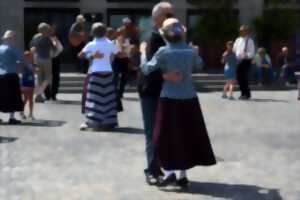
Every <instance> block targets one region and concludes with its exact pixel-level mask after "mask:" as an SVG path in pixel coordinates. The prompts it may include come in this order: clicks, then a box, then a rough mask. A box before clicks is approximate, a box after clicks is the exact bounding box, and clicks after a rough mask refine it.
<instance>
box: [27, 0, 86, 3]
mask: <svg viewBox="0 0 300 200" xmlns="http://www.w3.org/2000/svg"><path fill="white" fill-rule="evenodd" d="M24 1H25V2H26V1H30V2H44V3H47V2H52V1H53V2H78V1H80V0H24Z"/></svg>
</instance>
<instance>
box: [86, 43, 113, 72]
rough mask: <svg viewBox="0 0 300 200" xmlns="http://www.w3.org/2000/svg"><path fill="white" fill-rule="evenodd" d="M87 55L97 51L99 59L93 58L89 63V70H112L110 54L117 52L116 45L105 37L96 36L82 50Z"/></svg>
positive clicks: (89, 55)
mask: <svg viewBox="0 0 300 200" xmlns="http://www.w3.org/2000/svg"><path fill="white" fill-rule="evenodd" d="M82 51H83V52H84V53H85V55H86V56H87V57H91V56H92V55H93V54H94V53H96V52H97V51H99V52H100V53H101V54H103V58H101V59H93V60H92V61H91V63H90V72H91V73H93V72H112V67H111V56H112V55H115V54H116V53H118V51H119V50H118V48H117V46H116V45H115V44H114V43H113V42H112V41H110V40H109V39H107V38H96V39H94V40H93V41H91V42H89V43H88V44H87V45H86V46H85V47H84V48H83V50H82Z"/></svg>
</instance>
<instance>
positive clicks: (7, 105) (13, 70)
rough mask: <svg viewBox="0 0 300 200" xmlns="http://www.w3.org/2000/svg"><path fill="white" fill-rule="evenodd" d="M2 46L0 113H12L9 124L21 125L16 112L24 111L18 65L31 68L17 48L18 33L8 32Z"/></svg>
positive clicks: (0, 60) (0, 50)
mask: <svg viewBox="0 0 300 200" xmlns="http://www.w3.org/2000/svg"><path fill="white" fill-rule="evenodd" d="M2 40H3V43H2V44H1V45H0V112H4V113H10V115H9V121H8V123H9V124H20V123H21V121H19V120H17V119H16V118H15V112H22V111H23V108H24V107H23V101H22V96H21V90H20V80H19V76H18V74H17V69H18V64H17V62H19V64H20V65H22V66H25V67H29V65H28V63H27V61H26V59H25V58H24V56H23V54H22V53H21V52H20V51H19V50H18V49H17V48H16V46H15V43H16V33H15V32H13V31H11V30H8V31H6V32H5V33H4V35H3V37H2Z"/></svg>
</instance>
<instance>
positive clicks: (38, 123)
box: [1, 120, 66, 128]
mask: <svg viewBox="0 0 300 200" xmlns="http://www.w3.org/2000/svg"><path fill="white" fill-rule="evenodd" d="M64 124H66V121H59V120H34V121H24V122H22V124H17V125H10V124H1V125H5V126H33V127H50V128H51V127H60V126H63V125H64Z"/></svg>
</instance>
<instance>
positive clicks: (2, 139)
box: [0, 136, 18, 144]
mask: <svg viewBox="0 0 300 200" xmlns="http://www.w3.org/2000/svg"><path fill="white" fill-rule="evenodd" d="M16 140H18V138H16V137H2V136H0V144H6V143H13V142H15V141H16Z"/></svg>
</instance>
